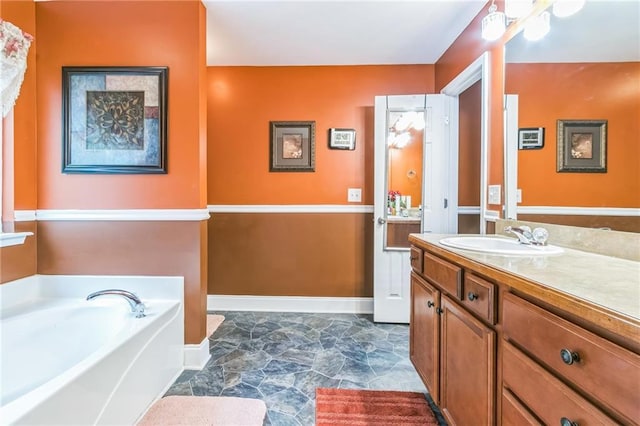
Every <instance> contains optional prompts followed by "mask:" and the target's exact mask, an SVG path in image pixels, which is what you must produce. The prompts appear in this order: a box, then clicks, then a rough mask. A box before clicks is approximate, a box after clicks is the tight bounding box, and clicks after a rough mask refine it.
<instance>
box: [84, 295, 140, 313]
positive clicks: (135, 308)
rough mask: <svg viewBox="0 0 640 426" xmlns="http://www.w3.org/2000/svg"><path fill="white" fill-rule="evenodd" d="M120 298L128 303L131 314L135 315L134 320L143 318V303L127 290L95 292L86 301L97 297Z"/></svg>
mask: <svg viewBox="0 0 640 426" xmlns="http://www.w3.org/2000/svg"><path fill="white" fill-rule="evenodd" d="M110 295H114V296H122V297H124V298H125V300H126V301H127V302H129V306H130V307H131V312H133V313H134V314H135V315H136V318H143V317H144V316H145V314H144V309H145V306H144V303H142V301H141V300H140V299H139V298H138V296H136V295H135V294H133V293H131V292H130V291H127V290H119V289H107V290H100V291H96V292H95V293H91V294H90V295H88V296H87V300H91V299H95V298H96V297H98V296H110Z"/></svg>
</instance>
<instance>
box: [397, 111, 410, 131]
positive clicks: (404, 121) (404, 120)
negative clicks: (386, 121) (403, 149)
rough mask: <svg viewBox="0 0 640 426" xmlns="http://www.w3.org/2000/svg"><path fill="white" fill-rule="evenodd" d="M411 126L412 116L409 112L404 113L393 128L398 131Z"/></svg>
mask: <svg viewBox="0 0 640 426" xmlns="http://www.w3.org/2000/svg"><path fill="white" fill-rule="evenodd" d="M409 126H411V117H410V116H409V115H408V114H407V113H403V114H402V115H401V116H400V118H398V121H396V122H395V124H394V125H393V129H394V130H395V131H396V132H402V131H404V130H407V129H408V128H409Z"/></svg>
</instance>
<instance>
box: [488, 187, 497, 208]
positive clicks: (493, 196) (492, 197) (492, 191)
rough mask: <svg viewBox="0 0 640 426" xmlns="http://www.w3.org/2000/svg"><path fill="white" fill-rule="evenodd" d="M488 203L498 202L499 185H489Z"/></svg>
mask: <svg viewBox="0 0 640 426" xmlns="http://www.w3.org/2000/svg"><path fill="white" fill-rule="evenodd" d="M488 201H489V204H500V185H489V200H488Z"/></svg>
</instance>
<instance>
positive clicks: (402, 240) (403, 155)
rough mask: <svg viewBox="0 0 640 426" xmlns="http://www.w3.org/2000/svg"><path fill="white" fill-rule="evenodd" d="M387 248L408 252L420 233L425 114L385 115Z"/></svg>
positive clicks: (406, 112) (394, 113) (393, 112)
mask: <svg viewBox="0 0 640 426" xmlns="http://www.w3.org/2000/svg"><path fill="white" fill-rule="evenodd" d="M387 122H388V123H389V131H388V133H387V147H388V151H387V156H388V172H387V173H388V179H387V184H388V188H387V194H388V195H387V211H386V217H387V228H386V229H387V234H386V238H385V241H386V247H387V248H401V247H404V248H408V247H409V234H413V233H420V231H421V226H420V224H421V206H422V158H423V145H424V127H425V111H424V110H418V111H388V119H387Z"/></svg>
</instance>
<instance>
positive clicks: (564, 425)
mask: <svg viewBox="0 0 640 426" xmlns="http://www.w3.org/2000/svg"><path fill="white" fill-rule="evenodd" d="M560 426H578V423H577V422H572V421H571V420H569V419H568V418H566V417H563V418H561V419H560Z"/></svg>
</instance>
